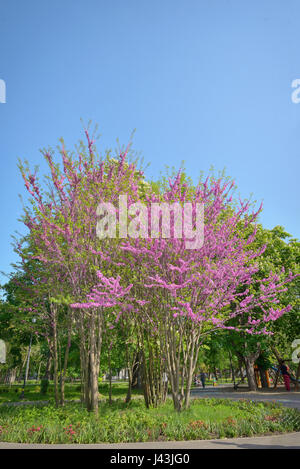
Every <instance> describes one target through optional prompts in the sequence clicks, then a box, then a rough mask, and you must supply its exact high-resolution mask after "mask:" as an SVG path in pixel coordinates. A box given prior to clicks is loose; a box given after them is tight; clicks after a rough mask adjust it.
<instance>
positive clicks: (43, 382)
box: [40, 379, 49, 394]
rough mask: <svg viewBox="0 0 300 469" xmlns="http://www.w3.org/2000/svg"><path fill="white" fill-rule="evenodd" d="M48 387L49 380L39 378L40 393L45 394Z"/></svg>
mask: <svg viewBox="0 0 300 469" xmlns="http://www.w3.org/2000/svg"><path fill="white" fill-rule="evenodd" d="M48 387H49V380H48V379H42V380H41V387H40V392H41V393H42V394H47V392H48Z"/></svg>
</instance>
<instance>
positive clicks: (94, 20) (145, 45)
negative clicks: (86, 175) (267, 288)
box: [0, 0, 300, 271]
mask: <svg viewBox="0 0 300 469" xmlns="http://www.w3.org/2000/svg"><path fill="white" fill-rule="evenodd" d="M299 9H300V4H299V1H297V0H295V1H291V0H289V1H282V0H280V1H278V0H270V1H267V0H265V1H264V0H254V1H253V0H252V1H248V2H246V1H240V0H232V1H230V0H227V1H226V0H215V1H213V0H208V1H206V0H180V1H179V0H72V1H70V0H50V1H49V0H42V1H41V0H35V1H33V0H26V1H20V0H2V1H1V9H0V79H3V80H5V82H6V87H7V102H6V104H0V158H1V172H0V177H1V184H0V190H1V244H0V247H1V252H0V256H1V257H0V269H1V270H4V271H9V270H10V267H9V265H10V263H11V262H12V261H15V259H16V257H15V255H14V253H13V251H12V248H11V247H10V235H11V234H12V233H13V232H14V231H15V230H22V226H21V224H20V223H18V222H17V219H18V217H19V216H20V214H21V203H20V201H19V199H18V194H19V193H21V194H25V191H24V188H23V184H22V181H21V178H20V176H19V174H18V170H17V167H16V162H17V158H18V157H21V158H27V159H28V160H29V161H30V163H31V164H32V165H36V164H41V170H42V171H43V169H45V167H44V164H43V163H42V159H41V156H40V153H39V148H41V147H44V146H48V145H50V146H55V145H56V144H57V140H58V138H59V137H61V136H63V137H64V138H65V141H66V143H67V145H68V146H69V147H72V146H73V144H74V143H75V142H76V141H77V140H78V139H79V138H81V132H82V124H81V122H80V118H83V119H84V120H85V121H88V120H89V119H92V120H93V121H94V122H97V123H98V124H99V128H100V131H101V134H102V139H101V140H100V141H99V145H100V147H102V148H106V147H111V146H112V147H114V146H115V141H116V138H117V137H118V138H119V139H120V141H121V142H123V143H127V142H128V139H129V136H130V134H131V131H132V130H133V129H134V128H136V129H137V130H136V134H135V137H134V147H135V148H136V149H137V150H140V151H141V152H142V154H143V156H144V158H145V161H147V162H150V163H151V166H150V168H149V169H148V170H147V174H148V176H150V177H155V176H158V175H159V172H160V171H161V170H162V169H163V168H164V165H165V164H168V165H174V166H179V165H180V162H181V161H182V160H185V162H186V168H187V171H188V173H189V174H191V175H192V176H193V177H195V179H196V177H197V176H198V174H199V172H200V170H203V171H204V172H207V171H208V169H209V167H210V166H211V165H213V166H214V167H215V168H216V169H223V168H224V167H226V170H227V174H228V175H230V176H232V177H234V178H235V180H236V182H237V184H238V187H239V190H240V192H241V194H242V196H248V195H249V194H250V193H253V194H254V197H255V199H257V200H259V201H261V200H263V202H264V212H263V214H262V216H261V220H262V222H263V223H264V225H265V226H266V227H267V228H272V227H273V226H275V225H278V224H280V225H283V226H285V227H286V229H287V231H288V232H290V233H291V234H292V235H293V236H295V237H298V238H299V237H300V229H299V212H300V211H299V185H300V184H299V173H300V171H299V169H300V168H299V155H300V104H298V105H297V104H294V103H292V100H291V93H292V88H291V83H292V81H293V80H294V79H296V78H300V57H299V43H300V27H299V26H300V17H299Z"/></svg>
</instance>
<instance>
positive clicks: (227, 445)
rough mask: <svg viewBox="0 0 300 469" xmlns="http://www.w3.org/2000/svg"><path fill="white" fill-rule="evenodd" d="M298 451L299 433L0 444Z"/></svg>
mask: <svg viewBox="0 0 300 469" xmlns="http://www.w3.org/2000/svg"><path fill="white" fill-rule="evenodd" d="M269 448H271V449H281V448H282V449H300V433H288V434H284V435H275V436H258V437H255V438H232V439H222V440H193V441H165V442H153V443H151V442H147V443H119V444H110V445H108V444H97V445H94V444H91V445H38V444H36V445H29V444H21V443H0V450H1V449H111V450H115V449H117V450H119V451H122V450H126V449H135V450H143V449H158V450H168V449H178V450H182V449H183V450H184V449H269Z"/></svg>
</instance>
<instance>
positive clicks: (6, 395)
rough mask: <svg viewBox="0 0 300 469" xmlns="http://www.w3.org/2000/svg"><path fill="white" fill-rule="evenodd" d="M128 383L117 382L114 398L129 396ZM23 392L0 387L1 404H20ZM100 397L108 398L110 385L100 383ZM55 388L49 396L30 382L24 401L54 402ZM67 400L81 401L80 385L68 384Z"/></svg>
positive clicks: (66, 389)
mask: <svg viewBox="0 0 300 469" xmlns="http://www.w3.org/2000/svg"><path fill="white" fill-rule="evenodd" d="M127 386H128V385H127V382H125V381H124V382H117V383H113V384H112V397H113V398H114V399H115V398H125V396H126V394H127ZM21 392H22V385H21V384H18V385H17V384H14V385H12V386H5V385H0V404H1V403H5V402H18V401H20V394H21ZM99 393H100V397H101V396H103V398H107V397H108V394H109V383H99ZM141 394H142V391H140V390H137V389H133V390H132V395H133V396H135V395H141ZM53 396H54V387H53V384H50V385H49V388H48V392H47V394H42V393H41V392H40V385H39V384H38V383H35V382H29V383H27V384H26V387H25V395H24V399H23V400H24V401H50V402H53V401H54V397H53ZM65 399H66V400H68V401H74V400H78V399H80V383H66V386H65Z"/></svg>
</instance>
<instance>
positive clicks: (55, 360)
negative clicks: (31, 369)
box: [52, 305, 59, 407]
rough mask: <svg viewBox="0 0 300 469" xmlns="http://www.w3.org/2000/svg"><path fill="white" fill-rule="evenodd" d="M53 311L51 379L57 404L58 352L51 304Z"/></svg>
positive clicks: (55, 319) (55, 315) (54, 307)
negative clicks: (52, 374)
mask: <svg viewBox="0 0 300 469" xmlns="http://www.w3.org/2000/svg"><path fill="white" fill-rule="evenodd" d="M52 312H53V373H54V376H53V380H54V395H55V405H56V407H58V406H59V394H58V353H57V323H56V321H57V314H56V313H57V311H56V305H53V306H52Z"/></svg>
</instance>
